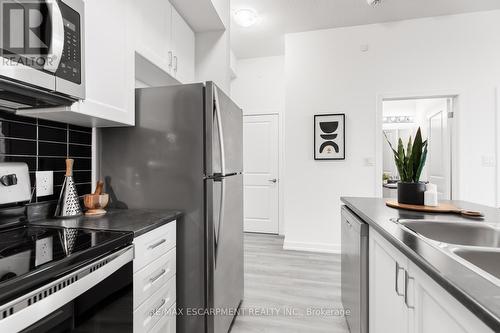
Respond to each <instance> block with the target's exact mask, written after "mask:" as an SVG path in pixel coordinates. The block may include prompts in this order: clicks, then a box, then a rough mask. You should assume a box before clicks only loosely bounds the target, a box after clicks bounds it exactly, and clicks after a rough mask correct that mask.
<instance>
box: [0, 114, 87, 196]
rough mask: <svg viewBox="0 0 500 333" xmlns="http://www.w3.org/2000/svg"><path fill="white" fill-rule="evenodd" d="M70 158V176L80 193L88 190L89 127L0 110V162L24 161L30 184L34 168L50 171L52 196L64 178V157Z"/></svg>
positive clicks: (59, 188) (57, 194) (32, 179)
mask: <svg viewBox="0 0 500 333" xmlns="http://www.w3.org/2000/svg"><path fill="white" fill-rule="evenodd" d="M68 157H69V158H73V159H74V160H75V164H74V175H73V176H74V179H75V182H76V184H77V190H78V193H79V194H80V195H83V194H86V193H90V192H91V182H92V171H91V170H92V129H91V128H86V127H80V126H74V125H69V124H64V123H56V122H52V121H48V120H43V119H34V118H26V117H20V116H17V115H14V114H11V113H4V112H1V111H0V162H23V163H27V164H28V168H29V170H30V178H31V185H32V186H35V172H36V171H54V195H52V196H48V197H41V198H38V199H37V201H39V202H40V201H48V200H56V199H57V198H58V196H59V192H60V190H61V185H62V183H63V181H64V174H65V172H64V170H65V168H66V163H65V160H66V158H68Z"/></svg>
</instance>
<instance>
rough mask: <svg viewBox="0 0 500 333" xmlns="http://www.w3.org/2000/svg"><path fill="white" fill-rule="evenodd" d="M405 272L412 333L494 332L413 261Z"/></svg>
mask: <svg viewBox="0 0 500 333" xmlns="http://www.w3.org/2000/svg"><path fill="white" fill-rule="evenodd" d="M408 274H409V279H408V294H409V295H408V299H409V300H408V303H409V305H410V306H411V307H413V308H414V309H413V310H412V311H411V318H410V319H411V321H412V327H413V331H412V332H415V333H434V332H439V333H465V332H470V333H472V332H473V333H481V332H493V331H492V330H491V329H490V328H489V327H487V326H486V325H485V324H484V323H483V322H482V321H480V320H479V319H478V318H477V317H476V316H475V315H474V314H472V313H471V312H470V311H469V310H468V309H467V308H465V307H464V306H463V305H462V304H460V303H459V302H458V301H457V300H456V299H455V298H453V297H452V296H451V295H450V294H448V292H446V290H444V289H443V288H441V287H440V286H439V285H438V284H437V283H436V282H435V281H434V280H432V279H431V278H430V277H429V276H428V275H427V274H425V273H424V272H423V271H422V270H421V269H420V268H418V267H417V266H416V265H415V264H413V263H410V265H409V273H408Z"/></svg>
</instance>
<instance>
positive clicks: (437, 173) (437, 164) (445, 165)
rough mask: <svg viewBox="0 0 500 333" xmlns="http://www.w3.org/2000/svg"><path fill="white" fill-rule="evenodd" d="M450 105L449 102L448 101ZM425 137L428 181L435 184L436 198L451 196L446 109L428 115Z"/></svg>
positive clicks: (443, 198)
mask: <svg viewBox="0 0 500 333" xmlns="http://www.w3.org/2000/svg"><path fill="white" fill-rule="evenodd" d="M448 105H450V103H448ZM427 124H428V126H427V137H428V140H429V147H428V164H427V176H428V179H429V182H431V183H433V184H436V185H437V189H438V198H439V199H441V200H448V199H450V198H451V144H450V133H449V131H448V110H447V109H442V110H439V111H437V112H436V113H433V114H430V115H429V117H428V123H427Z"/></svg>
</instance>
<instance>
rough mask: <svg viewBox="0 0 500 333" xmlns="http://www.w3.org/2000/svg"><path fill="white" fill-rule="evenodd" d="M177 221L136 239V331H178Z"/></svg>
mask: <svg viewBox="0 0 500 333" xmlns="http://www.w3.org/2000/svg"><path fill="white" fill-rule="evenodd" d="M175 230H176V222H175V221H173V222H170V223H168V224H166V225H164V226H162V227H159V228H156V229H154V230H152V231H150V232H148V233H146V234H144V235H141V236H139V237H137V238H136V239H135V240H134V249H135V259H134V263H133V264H134V282H133V283H134V286H133V290H134V333H150V332H163V333H175V321H176V312H175V309H176V308H175V304H176V248H175V245H176V233H175Z"/></svg>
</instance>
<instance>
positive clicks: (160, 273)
mask: <svg viewBox="0 0 500 333" xmlns="http://www.w3.org/2000/svg"><path fill="white" fill-rule="evenodd" d="M174 275H175V248H173V249H172V250H170V251H168V253H167V254H164V255H163V256H161V257H160V258H158V259H156V260H155V261H153V262H152V263H150V264H149V265H147V266H146V267H144V268H143V269H141V270H140V271H138V272H136V273H135V274H134V309H137V308H138V307H139V306H140V305H141V304H142V303H143V302H144V301H145V300H146V299H148V298H149V297H150V296H151V295H153V294H154V293H155V292H157V291H158V290H159V289H160V288H161V287H162V286H164V285H165V282H167V281H168V280H169V279H170V278H171V277H172V276H174Z"/></svg>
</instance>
